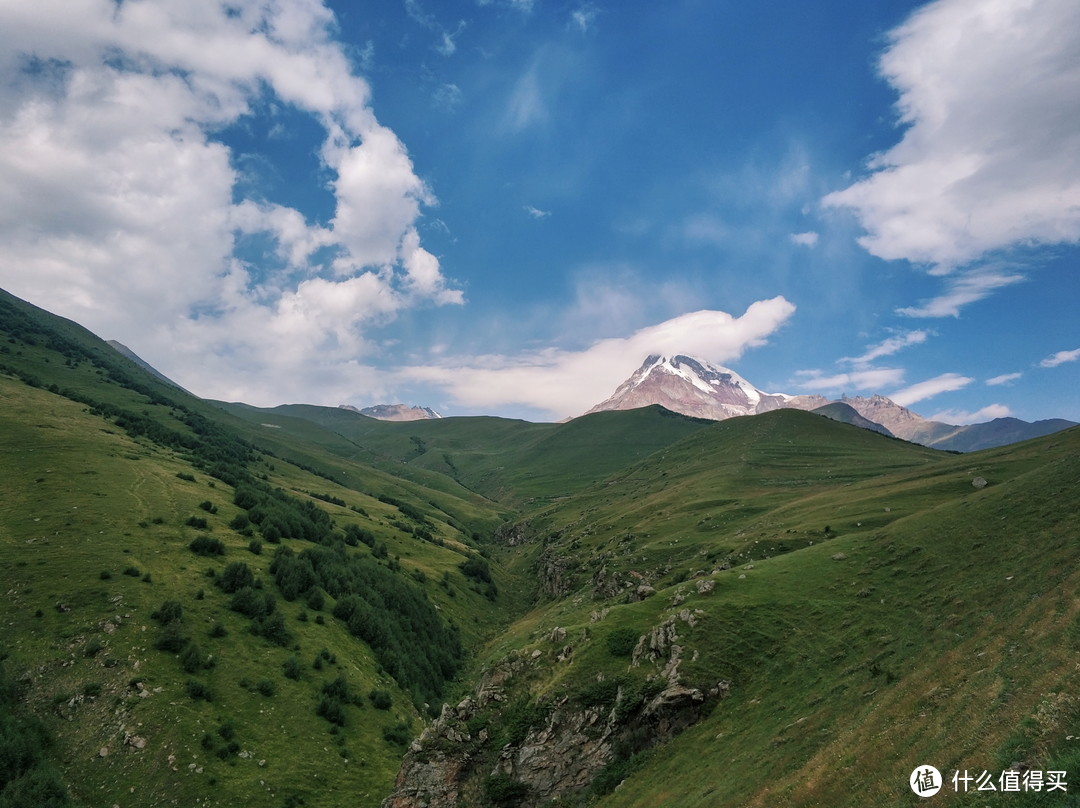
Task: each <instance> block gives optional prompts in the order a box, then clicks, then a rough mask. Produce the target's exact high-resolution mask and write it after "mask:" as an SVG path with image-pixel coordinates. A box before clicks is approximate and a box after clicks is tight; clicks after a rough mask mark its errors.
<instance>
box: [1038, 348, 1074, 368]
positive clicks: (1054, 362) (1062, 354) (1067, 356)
mask: <svg viewBox="0 0 1080 808" xmlns="http://www.w3.org/2000/svg"><path fill="white" fill-rule="evenodd" d="M1078 359H1080V348H1077V349H1075V350H1072V351H1058V352H1057V353H1056V354H1054V355H1053V356H1048V357H1046V359H1044V360H1042V361H1041V362H1039V367H1041V368H1056V367H1057V366H1058V365H1064V364H1065V363H1066V362H1075V361H1077V360H1078Z"/></svg>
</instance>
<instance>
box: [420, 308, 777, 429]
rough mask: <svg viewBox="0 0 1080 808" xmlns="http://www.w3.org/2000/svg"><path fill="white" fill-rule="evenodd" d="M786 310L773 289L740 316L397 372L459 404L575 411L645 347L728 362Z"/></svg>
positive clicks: (599, 396)
mask: <svg viewBox="0 0 1080 808" xmlns="http://www.w3.org/2000/svg"><path fill="white" fill-rule="evenodd" d="M794 312H795V307H794V306H793V305H792V304H791V303H789V302H788V301H787V300H785V299H784V298H782V297H776V298H772V299H771V300H761V301H758V302H756V303H754V304H752V305H751V306H750V307H749V308H747V310H746V311H745V312H744V313H743V314H742V316H740V317H734V316H732V315H730V314H728V313H726V312H722V311H696V312H692V313H690V314H684V315H681V316H679V317H675V318H673V319H671V320H667V321H665V322H662V323H659V324H657V325H653V326H649V327H647V328H642V329H640V330H638V331H636V332H634V333H633V334H632V335H630V336H629V337H624V338H609V339H603V340H599V341H597V342H595V343H593V344H592V345H591V346H590V347H588V348H586V349H585V350H582V351H566V350H557V349H547V350H543V351H537V352H532V353H526V354H523V355H518V356H501V355H494V356H492V355H489V356H477V357H464V358H460V357H459V358H457V359H446V360H443V361H441V362H440V363H439V364H438V365H429V366H426V367H419V366H418V367H411V368H406V369H403V370H402V371H401V374H400V375H401V378H402V379H404V380H406V381H409V382H421V383H427V384H434V385H436V386H438V387H441V388H443V389H444V390H445V391H446V392H447V393H448V394H449V395H450V396H451V397H452V398H453V399H454V401H455V402H457V403H458V404H459V405H462V406H466V407H484V408H486V407H493V406H505V405H512V404H517V405H525V406H529V407H534V408H537V409H539V410H543V411H546V412H547V413H549V414H550V415H551V416H552V417H553V418H563V417H566V416H570V415H579V414H581V413H582V412H584V411H585V410H587V409H589V408H590V407H592V406H593V405H594V404H598V403H599V402H601V401H603V400H604V399H605V398H607V397H608V396H610V395H611V393H612V392H613V391H614V390H615V388H616V387H617V386H618V385H619V384H620V383H621V382H622V381H624V380H625V379H626V377H627V376H629V375H630V374H631V373H632V372H633V371H634V370H635V369H636V368H637V367H638V366H639V365H640V364H641V362H642V361H644V359H645V358H646V357H647V356H648V355H649V354H653V353H659V354H673V353H690V354H693V355H696V356H701V357H703V358H706V359H709V360H711V361H715V362H729V361H731V360H734V359H737V358H738V357H739V356H741V355H742V354H743V352H744V351H746V350H748V349H749V348H752V347H755V346H759V345H763V344H765V342H766V340H767V339H768V337H769V336H770V335H772V334H773V333H774V332H775V331H777V329H779V328H781V327H782V326H783V325H784V323H785V322H786V321H787V320H788V319H789V318H790V317H791V315H792V314H793V313H794Z"/></svg>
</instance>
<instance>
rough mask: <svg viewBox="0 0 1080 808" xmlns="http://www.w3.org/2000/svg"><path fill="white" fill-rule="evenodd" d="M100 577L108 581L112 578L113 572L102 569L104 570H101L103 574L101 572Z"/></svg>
mask: <svg viewBox="0 0 1080 808" xmlns="http://www.w3.org/2000/svg"><path fill="white" fill-rule="evenodd" d="M98 578H100V579H101V580H103V581H107V580H109V579H110V578H112V573H111V572H109V571H108V570H102V571H101V574H100V575H98Z"/></svg>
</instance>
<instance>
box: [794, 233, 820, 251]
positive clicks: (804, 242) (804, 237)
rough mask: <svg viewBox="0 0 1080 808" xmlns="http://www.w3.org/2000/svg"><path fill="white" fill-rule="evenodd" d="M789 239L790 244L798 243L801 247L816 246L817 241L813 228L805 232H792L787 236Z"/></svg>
mask: <svg viewBox="0 0 1080 808" xmlns="http://www.w3.org/2000/svg"><path fill="white" fill-rule="evenodd" d="M788 238H789V239H791V243H792V244H798V245H799V246H801V247H811V248H813V247H816V246H817V243H818V234H817V233H816V232H814V231H813V230H808V231H807V232H805V233H792V234H791V235H789V236H788Z"/></svg>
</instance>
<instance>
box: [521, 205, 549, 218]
mask: <svg viewBox="0 0 1080 808" xmlns="http://www.w3.org/2000/svg"><path fill="white" fill-rule="evenodd" d="M525 212H526V213H527V214H529V215H530V216H531V217H532V218H534V219H546V218H547V217H548V216H550V215H551V211H550V210H540V208H534V207H533V206H532V205H525Z"/></svg>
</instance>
